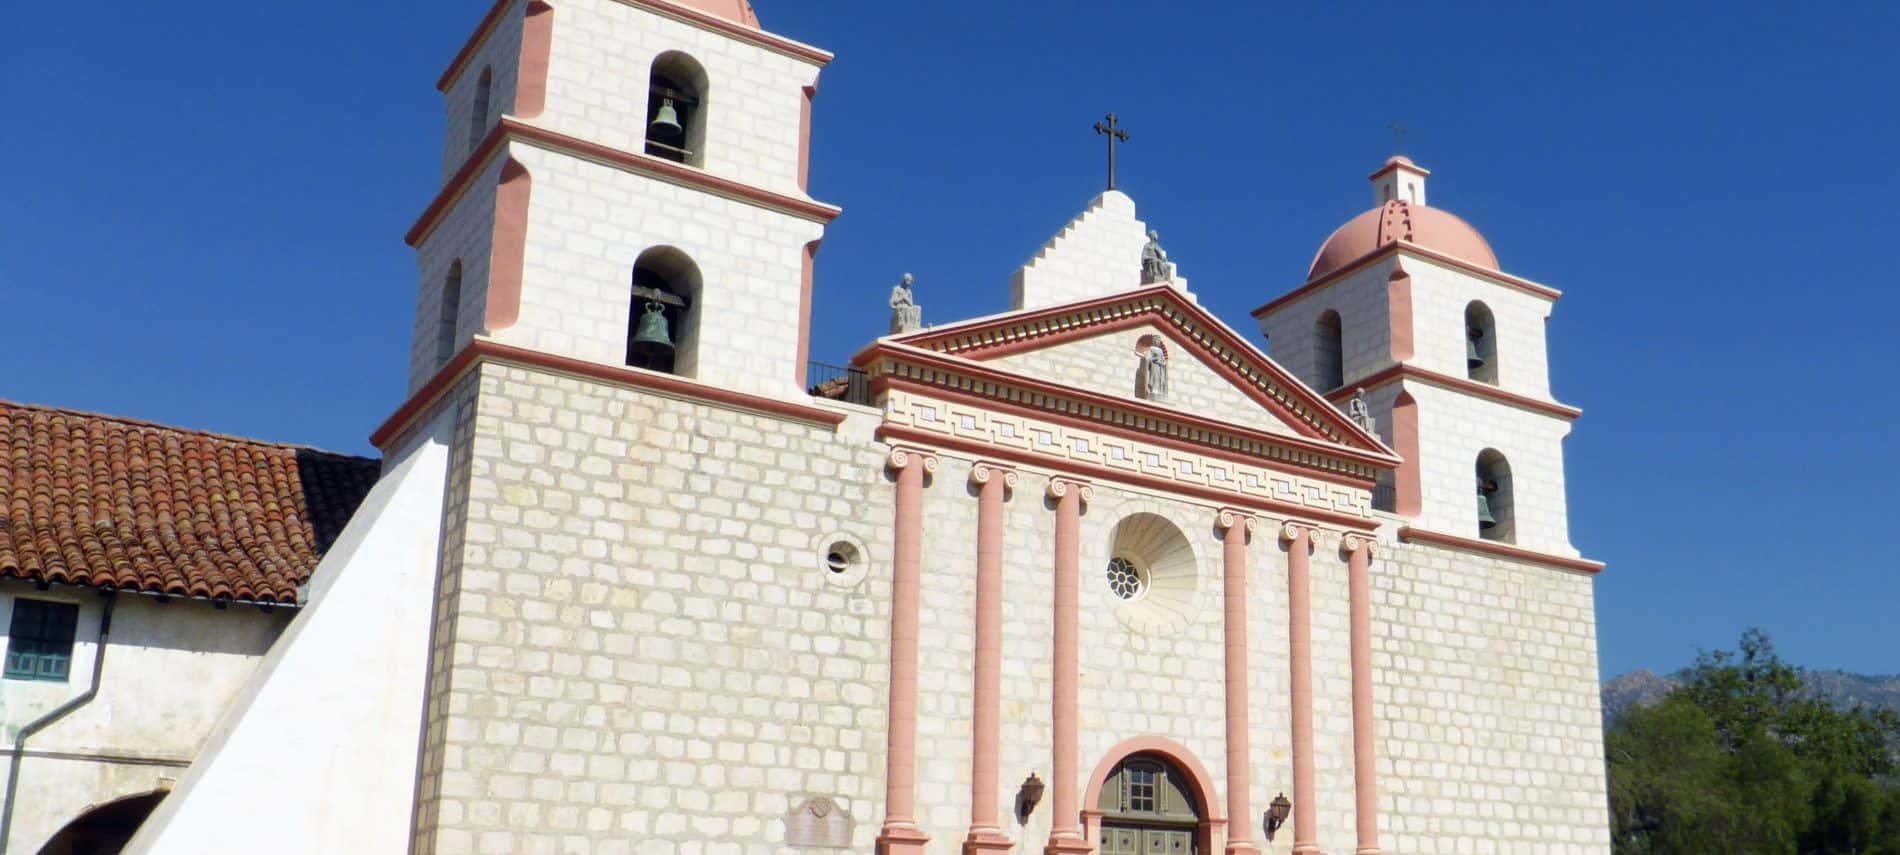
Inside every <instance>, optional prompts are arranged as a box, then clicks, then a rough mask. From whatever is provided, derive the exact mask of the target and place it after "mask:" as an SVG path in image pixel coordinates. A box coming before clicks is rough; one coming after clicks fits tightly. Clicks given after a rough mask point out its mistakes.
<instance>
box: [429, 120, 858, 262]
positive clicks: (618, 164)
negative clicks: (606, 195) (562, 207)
mask: <svg viewBox="0 0 1900 855" xmlns="http://www.w3.org/2000/svg"><path fill="white" fill-rule="evenodd" d="M510 142H520V143H525V144H528V145H532V146H534V147H536V148H540V149H543V150H546V151H553V152H558V153H560V154H565V155H568V156H571V157H577V158H580V159H582V160H586V161H590V162H593V163H598V164H600V165H602V166H607V167H610V168H613V169H618V170H620V171H622V172H628V173H632V174H635V175H642V176H645V177H648V178H654V179H657V180H660V181H665V182H667V183H669V184H677V185H679V186H682V187H689V188H692V189H695V190H703V191H705V192H708V193H712V194H713V195H716V196H721V197H724V198H727V199H732V200H733V201H737V202H743V203H746V204H749V205H755V206H758V207H760V208H765V209H768V210H773V211H777V212H779V213H782V214H788V215H790V216H794V217H798V218H800V219H804V220H810V221H812V222H815V223H819V224H824V223H829V222H831V221H832V220H833V219H836V218H837V216H838V215H839V214H841V213H843V212H844V211H843V209H842V208H839V207H837V206H835V205H827V204H825V203H823V202H817V201H813V200H811V199H801V198H798V197H796V196H787V195H785V194H783V193H778V192H774V191H771V190H766V189H764V188H762V187H756V186H753V185H751V184H745V183H741V182H738V181H733V180H732V179H729V178H721V177H719V176H716V175H712V174H709V173H706V172H704V171H702V170H699V169H695V168H693V167H690V166H685V165H683V164H678V163H674V162H673V161H670V160H664V159H662V158H658V157H652V156H650V155H646V154H641V153H639V152H633V151H628V150H626V149H620V148H614V147H612V146H605V145H601V144H599V143H594V142H588V141H587V140H584V139H580V138H579V137H571V136H568V135H566V134H563V133H561V132H559V131H553V130H549V129H547V128H544V127H541V126H539V125H534V124H529V123H527V122H524V121H522V120H521V119H519V118H517V117H514V116H502V117H501V120H500V121H498V122H496V124H495V127H494V128H493V129H491V130H490V131H489V132H488V136H487V137H484V138H483V139H482V143H481V145H478V146H476V147H475V150H474V151H473V152H471V153H470V154H469V156H468V159H467V160H466V161H464V162H463V164H462V168H461V169H459V170H456V173H455V176H454V177H452V178H450V179H449V181H448V183H447V184H444V185H443V187H442V189H441V190H440V191H439V192H437V193H436V196H435V199H434V200H432V201H431V202H430V203H429V207H428V208H426V209H424V210H423V212H422V216H420V217H418V218H417V219H416V222H415V225H413V226H410V227H409V233H408V234H407V235H406V236H404V238H403V240H404V241H405V242H407V243H408V244H409V245H410V246H421V244H422V241H423V240H425V239H427V238H428V236H429V233H430V232H431V231H433V230H434V229H435V227H436V225H438V224H439V223H440V222H441V220H442V218H443V217H444V216H446V215H447V214H448V211H449V209H450V208H452V207H453V206H454V204H455V202H456V200H458V199H460V198H461V197H462V195H463V193H465V192H467V189H468V187H469V185H470V184H471V183H472V182H473V181H474V180H475V178H476V177H477V176H479V175H480V174H481V173H482V171H483V169H484V167H485V166H486V165H487V163H488V162H489V161H490V160H491V159H492V158H494V157H495V155H496V153H497V151H498V150H499V149H500V148H501V147H502V146H503V145H504V144H506V143H510Z"/></svg>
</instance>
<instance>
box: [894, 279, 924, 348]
mask: <svg viewBox="0 0 1900 855" xmlns="http://www.w3.org/2000/svg"><path fill="white" fill-rule="evenodd" d="M915 281H917V280H915V279H913V278H911V275H910V274H908V273H906V274H904V281H902V282H899V283H897V285H896V286H895V287H893V288H891V334H892V335H896V334H898V333H907V332H913V331H915V330H919V329H922V328H923V326H924V307H922V306H919V305H917V299H916V297H915V296H913V295H912V294H911V291H910V286H911V283H912V282H915Z"/></svg>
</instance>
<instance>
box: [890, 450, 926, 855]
mask: <svg viewBox="0 0 1900 855" xmlns="http://www.w3.org/2000/svg"><path fill="white" fill-rule="evenodd" d="M890 467H891V468H892V469H893V470H896V472H897V520H896V529H895V530H894V531H893V532H892V538H891V539H892V550H891V703H890V708H891V711H890V731H889V742H888V744H887V751H886V754H885V758H886V759H885V774H884V827H883V829H882V830H880V831H879V832H878V835H877V851H878V852H879V853H885V855H923V851H924V844H926V843H928V842H930V838H929V837H928V836H927V835H925V834H924V833H923V831H922V830H921V829H919V828H918V827H917V818H916V817H917V814H916V809H917V599H918V587H919V584H920V581H919V580H920V577H921V575H922V566H923V554H924V550H923V544H924V474H925V473H926V472H934V471H936V469H937V458H936V457H934V456H932V455H930V454H926V453H923V452H920V451H917V450H915V449H908V448H893V449H891V456H890Z"/></svg>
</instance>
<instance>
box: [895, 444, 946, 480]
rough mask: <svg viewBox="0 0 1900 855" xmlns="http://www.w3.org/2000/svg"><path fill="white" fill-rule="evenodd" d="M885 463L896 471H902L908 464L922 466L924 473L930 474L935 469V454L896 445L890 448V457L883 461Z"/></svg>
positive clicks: (933, 472) (934, 471)
mask: <svg viewBox="0 0 1900 855" xmlns="http://www.w3.org/2000/svg"><path fill="white" fill-rule="evenodd" d="M885 465H887V466H889V467H890V468H891V469H893V470H895V471H898V472H902V471H904V469H905V468H906V467H909V466H913V465H916V466H922V467H924V474H926V475H932V474H935V473H936V471H937V455H935V454H931V453H930V452H928V451H924V450H922V449H918V448H908V447H905V446H897V447H895V448H892V449H891V455H890V458H889V459H888V460H886V461H885Z"/></svg>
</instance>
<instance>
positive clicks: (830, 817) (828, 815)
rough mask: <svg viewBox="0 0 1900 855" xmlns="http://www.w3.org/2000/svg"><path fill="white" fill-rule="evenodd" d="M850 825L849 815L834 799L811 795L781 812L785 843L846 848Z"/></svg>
mask: <svg viewBox="0 0 1900 855" xmlns="http://www.w3.org/2000/svg"><path fill="white" fill-rule="evenodd" d="M851 825H852V823H851V815H850V814H848V813H846V812H845V810H844V808H841V807H839V806H838V803H837V802H834V801H832V800H831V799H828V798H825V797H824V796H812V797H811V798H808V799H806V800H805V803H804V804H801V805H799V806H798V807H796V808H794V809H793V810H792V812H791V813H789V814H786V815H785V845H787V846H805V847H812V848H818V849H849V848H851Z"/></svg>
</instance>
